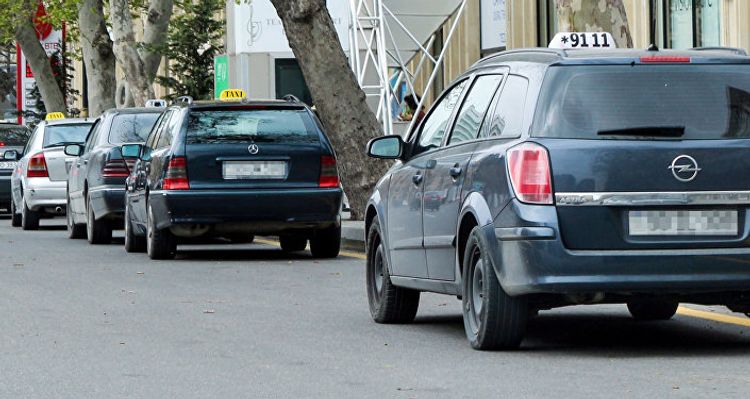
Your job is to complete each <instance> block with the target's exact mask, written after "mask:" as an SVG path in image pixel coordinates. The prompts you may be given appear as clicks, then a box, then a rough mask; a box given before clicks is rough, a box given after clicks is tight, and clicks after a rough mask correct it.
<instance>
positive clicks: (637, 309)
mask: <svg viewBox="0 0 750 399" xmlns="http://www.w3.org/2000/svg"><path fill="white" fill-rule="evenodd" d="M678 306H680V304H679V303H678V302H677V301H673V300H668V299H636V300H632V301H630V302H628V310H629V311H630V315H631V316H633V318H634V319H636V320H642V321H656V320H669V319H671V318H672V317H673V316H674V315H675V313H677V307H678Z"/></svg>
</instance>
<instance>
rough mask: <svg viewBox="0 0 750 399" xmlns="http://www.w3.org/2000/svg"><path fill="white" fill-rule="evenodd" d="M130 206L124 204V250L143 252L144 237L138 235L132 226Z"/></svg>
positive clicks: (144, 247) (144, 246)
mask: <svg viewBox="0 0 750 399" xmlns="http://www.w3.org/2000/svg"><path fill="white" fill-rule="evenodd" d="M129 209H130V207H129V206H128V205H127V204H125V252H131V253H132V252H145V251H146V237H142V236H139V235H137V234H136V233H135V229H134V228H133V221H132V220H130V219H131V217H130V216H131V215H130V210H129Z"/></svg>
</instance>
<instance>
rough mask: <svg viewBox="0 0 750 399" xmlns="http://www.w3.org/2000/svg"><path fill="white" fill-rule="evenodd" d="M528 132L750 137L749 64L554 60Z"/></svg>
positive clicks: (587, 136)
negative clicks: (589, 63) (574, 63)
mask: <svg viewBox="0 0 750 399" xmlns="http://www.w3.org/2000/svg"><path fill="white" fill-rule="evenodd" d="M532 132H533V135H534V136H535V137H553V138H575V139H631V140H632V139H647V140H649V139H684V140H700V139H733V138H748V137H750V66H745V65H633V66H631V65H606V66H575V67H572V66H560V67H551V68H550V70H549V72H548V76H547V78H546V79H545V82H544V86H543V88H542V93H541V96H540V100H539V106H538V107H537V112H536V115H535V118H534V124H533V127H532Z"/></svg>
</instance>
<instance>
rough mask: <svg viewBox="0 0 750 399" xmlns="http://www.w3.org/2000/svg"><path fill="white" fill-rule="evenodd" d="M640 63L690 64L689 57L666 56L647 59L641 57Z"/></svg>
mask: <svg viewBox="0 0 750 399" xmlns="http://www.w3.org/2000/svg"><path fill="white" fill-rule="evenodd" d="M641 62H642V63H644V64H680V63H690V62H691V59H690V57H675V56H667V55H654V56H648V57H641Z"/></svg>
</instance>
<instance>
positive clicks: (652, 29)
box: [647, 1, 659, 51]
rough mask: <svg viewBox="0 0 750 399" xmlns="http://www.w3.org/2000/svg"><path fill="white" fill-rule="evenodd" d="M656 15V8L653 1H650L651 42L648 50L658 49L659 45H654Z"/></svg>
mask: <svg viewBox="0 0 750 399" xmlns="http://www.w3.org/2000/svg"><path fill="white" fill-rule="evenodd" d="M657 16H658V9H657V5H656V2H655V1H652V2H651V44H649V45H648V49H647V50H648V51H659V47H658V46H657V45H656V18H657Z"/></svg>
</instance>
